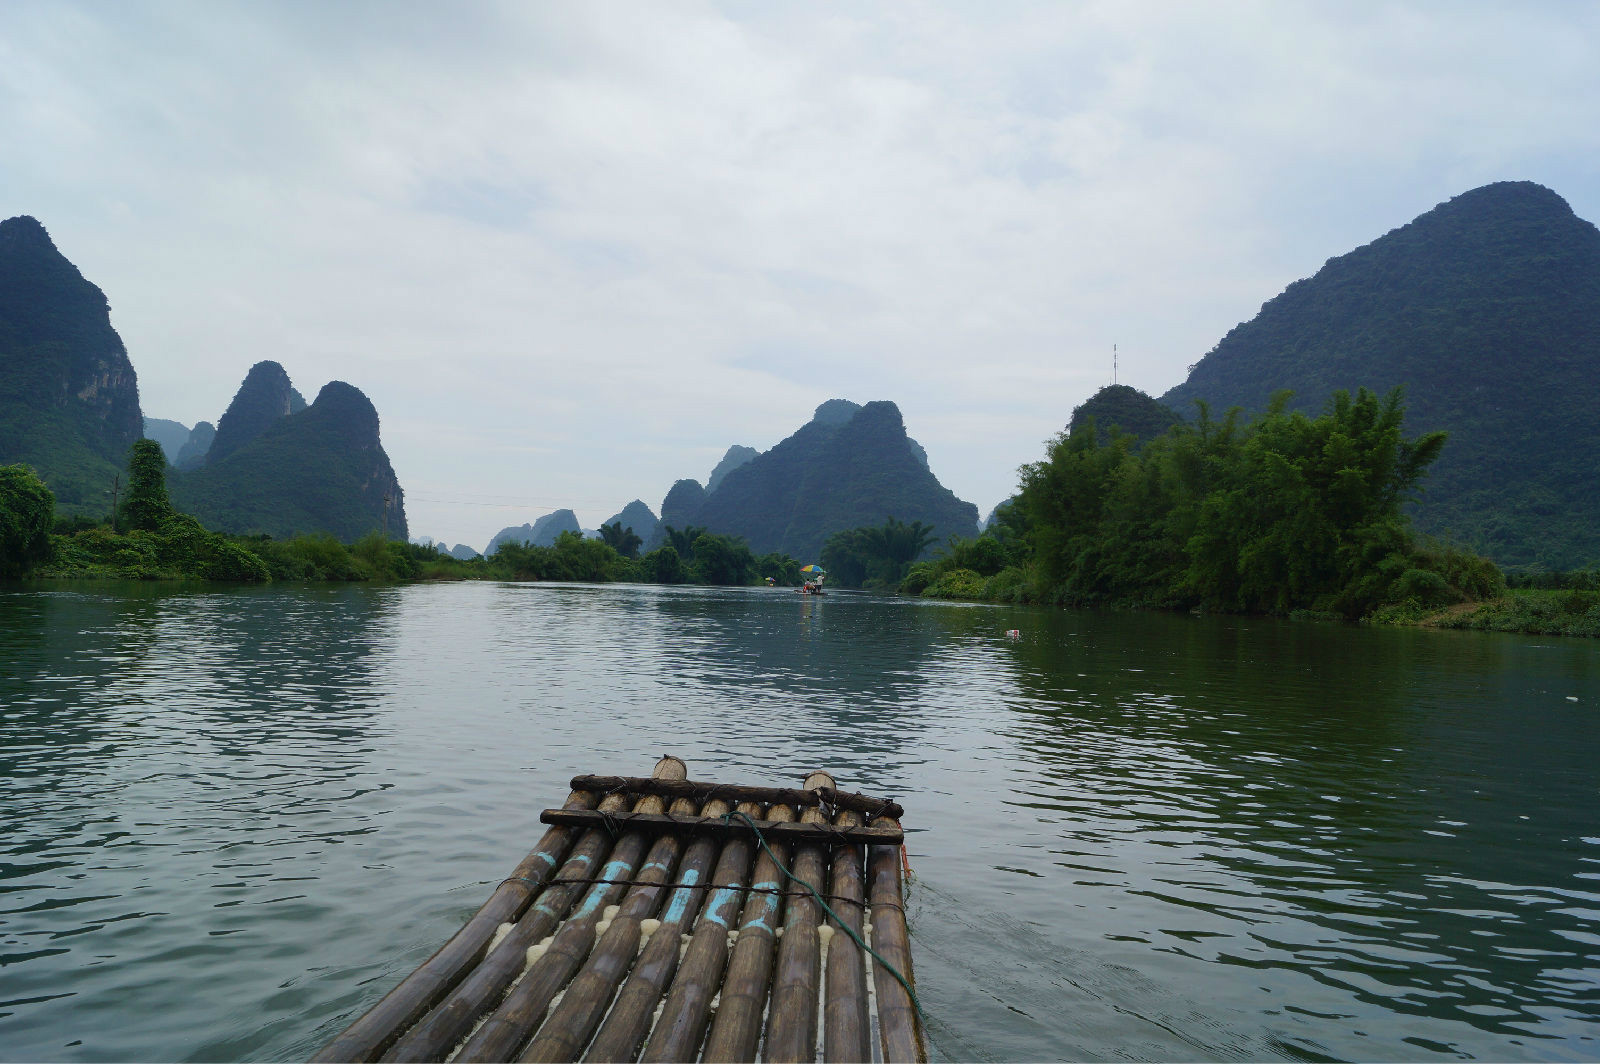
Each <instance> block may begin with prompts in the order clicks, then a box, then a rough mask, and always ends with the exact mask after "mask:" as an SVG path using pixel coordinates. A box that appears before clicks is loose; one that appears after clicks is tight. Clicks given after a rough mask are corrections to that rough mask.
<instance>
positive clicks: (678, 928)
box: [584, 799, 761, 1062]
mask: <svg viewBox="0 0 1600 1064" xmlns="http://www.w3.org/2000/svg"><path fill="white" fill-rule="evenodd" d="M727 809H728V803H727V802H725V801H722V800H721V799H713V800H711V801H709V802H707V803H706V805H705V808H704V809H703V810H702V813H706V814H712V815H715V814H719V813H726V812H727ZM738 811H739V812H740V813H743V814H744V815H745V816H749V817H758V816H760V815H761V807H760V806H759V805H757V804H755V803H754V802H743V803H741V804H740V806H739V810H738ZM719 849H720V850H722V851H723V856H722V857H721V858H719V857H718V850H719ZM730 850H731V851H734V852H735V857H736V858H737V857H738V853H739V852H740V851H742V853H743V856H742V858H738V859H739V860H740V861H741V862H742V863H740V864H738V866H737V867H736V868H735V869H734V870H733V871H732V872H731V874H732V875H734V876H743V875H744V873H745V871H746V870H747V869H748V867H749V864H750V846H749V843H748V842H745V843H731V844H729V845H728V846H726V847H724V846H722V843H721V841H720V840H719V839H715V838H700V839H696V840H695V841H694V843H693V844H692V845H691V846H690V847H689V849H688V851H687V852H686V853H685V854H684V856H683V864H682V866H681V868H680V869H679V872H678V877H677V883H678V888H677V889H676V890H674V891H673V892H672V893H671V894H670V895H669V896H668V898H667V903H666V906H665V908H663V909H662V912H661V922H660V925H659V926H658V927H657V928H656V930H655V932H654V934H653V935H652V937H651V939H650V941H649V943H648V944H647V945H646V946H645V947H644V948H643V949H642V950H641V951H640V952H639V959H638V960H637V961H636V962H635V963H634V966H633V972H632V973H631V974H630V975H629V976H628V981H627V982H626V983H624V984H623V987H622V990H621V991H620V992H618V994H617V1000H616V1003H615V1004H613V1005H612V1006H611V1012H610V1013H609V1014H608V1015H607V1016H606V1018H605V1022H604V1023H603V1024H601V1026H600V1031H599V1033H597V1034H596V1035H595V1038H594V1042H593V1043H592V1044H591V1045H590V1046H589V1051H588V1053H586V1054H585V1055H584V1060H587V1061H598V1062H603V1061H611V1060H633V1059H635V1058H636V1057H637V1056H638V1054H639V1046H640V1045H641V1043H643V1042H644V1040H645V1036H646V1035H647V1034H649V1033H650V1021H651V1018H652V1017H653V1016H654V1014H655V1009H656V1003H657V1002H659V1001H660V1000H661V995H662V993H663V992H665V991H666V989H667V987H668V985H669V984H672V983H673V982H674V979H673V977H674V975H677V976H678V977H679V978H690V979H692V978H694V976H693V974H692V973H693V971H694V969H692V968H684V967H683V966H682V965H681V964H680V957H686V956H688V955H689V954H685V953H684V952H683V951H682V950H681V949H680V945H679V943H680V941H681V938H682V935H683V931H684V928H685V927H688V926H691V925H693V923H694V918H695V916H696V914H698V913H699V911H700V907H701V905H702V903H704V902H705V901H706V891H705V890H704V889H701V888H702V886H703V881H704V880H705V877H706V875H707V873H708V872H709V873H710V874H711V875H712V876H713V877H717V876H720V875H721V874H722V873H723V871H724V869H725V867H727V866H728V865H729V858H728V851H730ZM713 861H715V862H716V868H715V870H714V871H713V870H712V862H713ZM711 882H712V883H724V882H726V880H723V879H720V878H713V879H712V880H711ZM722 893H727V894H728V895H730V896H731V897H733V898H734V899H735V902H734V904H737V896H738V891H734V890H727V889H726V888H723V889H722V890H719V891H718V892H717V895H718V896H720V895H721V894H722ZM714 901H715V897H714V898H713V903H714ZM722 931H723V935H726V932H727V926H726V924H724V925H723V928H722ZM720 937H722V936H719V938H720ZM722 940H723V942H724V949H726V939H725V938H723V939H722ZM692 951H693V944H692V943H691V945H690V953H691V954H692ZM721 976H722V973H721V971H720V970H719V971H718V972H717V977H716V978H717V981H720V980H721Z"/></svg>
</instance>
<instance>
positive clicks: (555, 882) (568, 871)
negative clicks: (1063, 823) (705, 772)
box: [314, 757, 927, 1062]
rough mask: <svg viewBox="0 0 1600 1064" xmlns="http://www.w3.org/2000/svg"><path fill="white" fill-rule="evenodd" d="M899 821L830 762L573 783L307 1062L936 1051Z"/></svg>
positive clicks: (839, 1057)
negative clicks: (482, 896)
mask: <svg viewBox="0 0 1600 1064" xmlns="http://www.w3.org/2000/svg"><path fill="white" fill-rule="evenodd" d="M902 815H903V811H902V810H901V808H900V807H899V806H898V805H896V804H895V803H894V802H891V801H887V800H885V799H880V798H869V797H866V796H864V795H859V794H849V793H845V792H842V791H839V790H838V789H837V787H836V786H835V784H834V780H833V777H831V776H830V775H828V774H827V773H825V772H815V773H812V774H811V775H809V776H807V777H806V779H805V781H804V784H803V786H802V787H801V788H800V789H797V790H795V789H782V788H773V787H746V786H736V785H727V784H715V783H706V782H698V781H690V780H689V779H688V768H687V766H686V765H685V764H684V763H683V762H682V761H681V760H679V759H678V758H675V757H664V758H662V759H661V761H660V762H659V763H658V764H657V765H656V768H655V771H654V773H653V775H652V776H651V778H649V779H630V778H623V777H617V776H578V777H576V778H575V779H573V781H572V793H571V795H569V796H568V798H567V801H566V804H565V805H564V806H563V807H562V808H560V809H547V810H545V811H544V813H543V814H541V816H540V820H541V821H543V822H544V823H546V824H550V825H552V826H551V828H550V829H549V831H547V832H546V833H545V836H544V838H542V839H541V840H540V841H539V845H538V846H537V847H536V848H535V849H534V851H533V852H532V853H530V854H529V855H528V856H527V857H526V858H524V859H523V861H522V862H521V863H520V864H518V865H517V867H516V868H515V869H514V870H513V871H512V873H511V875H510V876H509V877H508V878H507V879H506V880H505V881H504V882H503V883H501V884H500V886H499V887H498V888H497V889H496V890H495V892H494V894H493V895H491V896H490V898H489V900H488V901H487V902H486V903H485V904H484V905H483V907H482V908H481V909H479V910H478V912H477V913H476V914H475V915H474V916H473V917H472V918H471V919H470V920H468V921H467V923H466V925H465V926H464V927H462V928H461V930H460V931H458V932H457V933H456V934H455V936H454V937H453V938H451V939H450V941H449V942H447V943H445V945H444V946H443V947H441V948H440V949H439V951H438V952H437V953H435V954H434V955H433V956H432V957H431V958H429V959H428V961H427V962H426V963H424V964H423V965H422V966H421V967H420V968H418V969H417V970H416V971H415V972H413V973H412V974H411V975H410V976H408V977H407V978H406V979H405V980H404V981H403V982H401V983H400V985H399V986H397V987H395V988H394V989H393V990H392V991H390V992H389V994H388V995H387V996H386V997H384V998H383V1000H381V1001H379V1002H378V1004H377V1005H375V1006H373V1008H372V1009H371V1010H370V1011H369V1012H367V1013H366V1015H364V1016H362V1017H361V1018H360V1019H358V1020H357V1021H356V1022H355V1023H353V1024H351V1025H350V1027H349V1028H347V1029H346V1030H345V1031H344V1032H343V1033H342V1034H340V1035H339V1036H338V1037H336V1038H334V1039H333V1040H332V1041H331V1042H329V1043H328V1044H327V1045H326V1046H324V1047H323V1049H322V1051H321V1052H320V1053H318V1054H317V1056H316V1057H315V1058H314V1059H315V1060H317V1061H351V1060H359V1061H371V1060H384V1061H445V1060H451V1061H491V1060H492V1061H500V1060H529V1061H533V1060H538V1061H575V1060H586V1061H616V1060H629V1061H631V1060H651V1061H674V1060H676V1061H694V1060H707V1061H724V1060H730V1061H753V1060H755V1059H756V1058H757V1054H758V1052H759V1054H760V1056H761V1059H764V1060H768V1061H811V1060H815V1059H817V1056H818V1055H819V1053H820V1055H821V1057H822V1059H824V1060H827V1061H872V1060H882V1061H915V1062H922V1061H926V1060H927V1050H926V1045H925V1043H924V1032H923V1030H922V1027H921V1023H920V1017H919V1014H918V1010H917V1007H916V1004H915V997H914V991H913V989H912V987H913V986H914V982H913V980H912V971H911V951H910V942H909V937H908V935H907V930H906V920H905V909H904V908H903V896H902V886H901V868H902V864H903V861H904V855H903V836H902V834H901V828H900V822H899V818H900V817H901V816H902ZM908 871H909V869H908ZM802 883H803V884H808V885H809V886H810V887H811V888H812V890H814V891H815V892H816V893H815V895H813V893H812V892H811V891H810V890H807V889H805V887H804V886H802V885H801V884H802ZM819 896H820V900H819ZM824 905H825V906H826V907H827V909H828V910H831V914H830V913H829V912H828V911H825V909H824V907H823V906H824ZM857 938H859V939H860V940H861V941H862V942H864V943H865V944H867V945H868V946H870V947H871V949H872V950H873V951H874V952H876V954H877V958H876V959H874V958H871V957H868V956H867V954H865V953H864V952H863V950H862V949H861V948H860V946H858V945H857V942H856V941H855V939H857ZM902 980H903V982H902Z"/></svg>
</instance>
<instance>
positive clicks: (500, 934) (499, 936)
mask: <svg viewBox="0 0 1600 1064" xmlns="http://www.w3.org/2000/svg"><path fill="white" fill-rule="evenodd" d="M512 926H513V925H511V924H501V925H500V926H499V927H497V928H495V929H494V937H493V938H491V939H490V940H489V949H488V952H490V953H493V952H494V948H495V947H496V946H498V945H499V944H500V943H501V942H502V941H503V940H504V939H505V937H506V936H507V935H509V934H511V928H512Z"/></svg>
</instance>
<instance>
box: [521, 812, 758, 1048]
mask: <svg viewBox="0 0 1600 1064" xmlns="http://www.w3.org/2000/svg"><path fill="white" fill-rule="evenodd" d="M695 804H696V803H695V802H694V801H693V800H692V799H688V798H680V799H678V800H677V801H676V802H674V803H673V809H675V810H676V809H679V807H680V806H681V807H682V808H683V809H684V810H686V811H688V812H690V813H693V812H694V811H695ZM727 811H728V803H727V802H724V801H721V800H714V801H711V802H708V803H706V806H705V809H704V812H705V813H706V814H707V815H709V816H719V815H721V814H722V813H726V812H727ZM686 848H687V849H690V850H692V851H693V853H692V854H689V855H686V860H685V868H684V869H683V872H682V873H680V876H679V878H680V879H681V878H682V874H691V876H692V878H691V880H690V881H691V882H698V881H699V879H700V877H701V876H703V875H704V874H705V871H706V868H707V866H709V865H710V863H711V859H712V858H713V857H715V856H716V842H715V841H714V840H712V839H704V840H699V841H696V842H694V843H692V844H690V843H689V841H688V839H687V838H686V837H685V836H682V835H669V836H667V837H665V838H662V839H658V840H657V841H656V843H655V845H654V846H652V847H651V848H650V855H649V857H648V858H647V859H646V860H645V863H644V866H643V868H642V869H641V870H640V873H639V875H638V877H637V878H636V879H635V881H634V882H635V884H636V885H635V886H634V887H633V888H632V889H631V890H629V891H628V896H627V897H626V898H624V899H623V902H622V907H621V909H620V910H618V912H617V915H616V916H615V917H614V918H613V919H612V920H611V921H610V923H611V926H610V927H609V928H608V929H607V930H606V932H605V934H603V935H602V936H601V937H600V941H599V942H598V943H596V944H595V947H594V951H593V952H592V953H590V955H589V959H588V961H587V962H585V964H584V966H583V970H582V971H580V972H579V973H578V974H577V975H576V976H575V977H574V978H573V980H572V982H571V983H570V984H568V986H567V990H566V993H565V994H564V995H562V998H561V1001H560V1003H559V1004H558V1005H555V1006H553V1007H552V1008H551V1010H550V1015H549V1016H548V1017H547V1018H546V1019H545V1021H544V1023H543V1024H542V1025H541V1026H540V1027H539V1030H538V1032H537V1033H536V1034H535V1035H534V1037H533V1041H531V1042H529V1043H528V1047H527V1049H525V1050H523V1053H522V1057H521V1059H522V1060H523V1061H538V1062H554V1061H568V1060H577V1059H578V1054H580V1053H581V1052H583V1047H584V1046H586V1045H588V1044H589V1039H590V1038H591V1037H592V1036H593V1035H594V1033H595V1029H596V1028H598V1027H599V1026H600V1020H601V1019H602V1018H603V1017H605V1015H606V1010H607V1008H608V1007H610V1006H611V1001H612V998H613V997H614V996H615V995H616V993H617V988H618V987H620V986H621V985H622V981H623V979H625V978H627V976H628V972H629V969H630V967H631V966H633V963H634V960H635V958H636V957H637V956H638V955H639V951H640V943H641V941H642V940H643V930H642V928H641V926H640V925H641V923H642V921H644V920H646V919H648V918H649V917H650V916H651V915H652V914H654V913H655V911H656V909H657V908H658V907H659V905H660V902H661V899H662V898H663V897H664V896H665V895H666V893H667V888H666V886H665V884H666V882H667V879H668V877H669V876H670V875H671V872H672V869H673V867H674V866H675V865H677V863H678V859H679V857H680V855H684V850H685V849H686ZM689 857H692V858H693V861H694V865H695V867H693V868H690V867H689V861H688V859H687V858H689ZM679 893H683V894H694V895H698V894H699V893H700V892H699V891H684V892H679ZM669 915H670V914H669ZM682 922H683V919H682V916H681V915H680V916H677V917H675V918H674V919H673V920H672V921H671V924H670V926H669V925H668V921H667V920H662V921H661V922H660V925H659V926H658V928H657V933H659V934H661V935H662V936H663V937H662V941H663V943H665V944H666V945H668V946H670V947H671V954H672V959H673V962H674V964H675V963H676V961H677V958H678V948H677V939H678V925H679V924H681V923H682ZM668 938H670V939H671V941H670V942H669V941H667V940H668ZM658 950H659V947H658ZM667 977H668V978H670V977H671V975H670V973H668V976H667ZM657 996H658V995H657V994H651V995H650V1002H649V1004H648V1005H647V1006H646V1007H645V1009H644V1011H643V1012H641V1013H640V1014H639V1019H640V1020H641V1021H643V1022H648V1021H649V1018H650V1013H651V1012H652V1011H653V1010H654V1009H655V1004H656V997H657ZM613 1011H614V1010H613ZM641 1037H642V1036H641ZM637 1045H638V1038H635V1040H634V1046H632V1047H630V1050H631V1049H632V1048H636V1047H637ZM629 1058H630V1059H631V1058H632V1053H631V1051H630V1053H629Z"/></svg>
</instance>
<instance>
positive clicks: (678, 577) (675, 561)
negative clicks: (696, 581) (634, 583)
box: [639, 543, 689, 584]
mask: <svg viewBox="0 0 1600 1064" xmlns="http://www.w3.org/2000/svg"><path fill="white" fill-rule="evenodd" d="M639 561H640V563H641V566H642V568H643V571H644V578H645V579H646V580H648V581H649V582H650V583H652V584H681V583H683V582H684V581H685V580H687V579H688V578H689V574H688V573H687V571H685V569H684V567H683V559H682V558H681V557H680V556H679V555H678V550H677V548H676V547H674V546H673V545H672V544H670V543H668V544H666V545H665V546H662V547H657V548H656V549H655V550H653V551H651V552H650V553H649V554H646V555H645V556H644V557H643V558H640V559H639Z"/></svg>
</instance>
